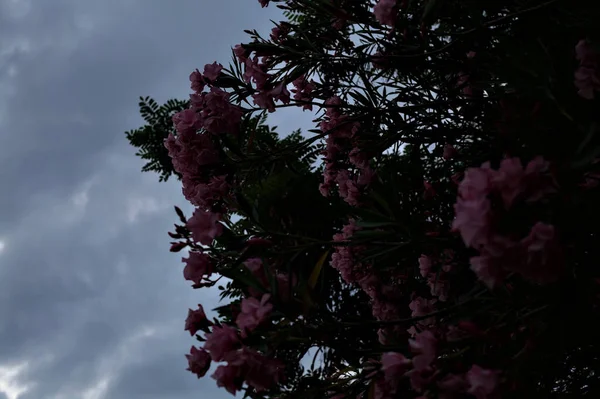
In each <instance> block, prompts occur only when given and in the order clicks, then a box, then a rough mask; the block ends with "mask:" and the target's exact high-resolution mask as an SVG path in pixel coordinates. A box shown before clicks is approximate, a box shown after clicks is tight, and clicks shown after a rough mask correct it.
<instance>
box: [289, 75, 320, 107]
mask: <svg viewBox="0 0 600 399" xmlns="http://www.w3.org/2000/svg"><path fill="white" fill-rule="evenodd" d="M292 84H293V85H294V88H293V89H292V93H294V100H296V101H301V102H311V101H312V96H311V95H310V94H311V93H312V91H313V90H314V89H315V87H316V86H315V84H314V82H313V81H311V82H308V81H307V80H306V77H305V76H304V75H302V76H300V77H299V78H297V79H296V80H294V81H293V82H292ZM307 109H308V110H311V111H312V104H304V105H303V107H302V110H303V111H304V110H307Z"/></svg>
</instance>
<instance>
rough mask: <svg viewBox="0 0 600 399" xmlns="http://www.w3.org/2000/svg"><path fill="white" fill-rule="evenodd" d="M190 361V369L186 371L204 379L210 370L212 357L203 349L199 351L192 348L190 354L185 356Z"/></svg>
mask: <svg viewBox="0 0 600 399" xmlns="http://www.w3.org/2000/svg"><path fill="white" fill-rule="evenodd" d="M185 357H186V359H187V360H188V368H187V369H186V370H188V371H191V372H192V373H194V374H196V375H197V376H198V378H200V377H204V375H206V372H207V371H208V369H209V368H210V355H209V354H208V353H207V352H206V351H205V350H204V349H202V348H200V349H198V348H196V347H195V346H192V348H191V349H190V354H189V355H185Z"/></svg>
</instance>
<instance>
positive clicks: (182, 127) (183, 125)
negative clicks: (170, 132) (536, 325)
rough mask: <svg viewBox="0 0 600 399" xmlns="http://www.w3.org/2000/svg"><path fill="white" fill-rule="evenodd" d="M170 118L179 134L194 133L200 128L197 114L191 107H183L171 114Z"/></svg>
mask: <svg viewBox="0 0 600 399" xmlns="http://www.w3.org/2000/svg"><path fill="white" fill-rule="evenodd" d="M172 120H173V123H174V124H175V129H176V130H177V132H178V133H180V134H191V133H196V131H197V130H198V129H200V123H199V119H198V114H196V111H194V110H192V109H184V110H183V111H180V112H178V113H176V114H175V115H173V117H172Z"/></svg>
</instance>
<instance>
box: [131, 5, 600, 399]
mask: <svg viewBox="0 0 600 399" xmlns="http://www.w3.org/2000/svg"><path fill="white" fill-rule="evenodd" d="M261 3H263V5H264V4H266V3H269V2H268V1H264V0H261ZM271 4H277V5H278V6H279V7H280V8H282V9H284V10H285V12H286V14H285V15H286V17H287V18H288V20H287V21H286V22H285V23H280V24H279V25H278V26H277V28H276V30H274V32H273V34H272V35H271V37H270V38H269V39H265V38H262V37H261V36H260V35H259V34H258V33H257V32H256V31H247V33H248V34H249V35H250V37H251V40H252V41H251V42H250V43H245V44H243V45H241V47H237V48H236V49H234V57H233V60H232V63H231V65H230V66H229V67H228V68H223V69H221V68H220V67H218V68H217V67H216V66H215V65H216V64H213V65H207V66H206V68H205V70H204V72H203V73H202V74H200V72H198V74H197V75H194V77H192V76H191V77H190V80H192V87H193V88H194V87H195V88H194V91H195V95H197V96H198V97H197V98H201V99H202V101H200V100H198V99H197V100H196V103H195V104H194V101H192V103H189V102H186V103H184V102H175V101H174V100H173V101H172V102H170V103H167V104H166V105H165V106H163V107H164V110H163V107H158V105H157V104H156V103H155V102H153V101H151V100H149V99H145V100H144V101H145V102H144V103H143V108H142V114H143V116H144V118H145V120H146V122H147V123H148V125H147V126H145V127H144V128H141V129H138V130H137V131H135V132H136V133H135V134H134V133H131V132H129V133H128V139H129V140H130V142H131V143H132V145H134V146H136V147H139V148H141V150H140V153H139V154H138V155H139V156H141V157H142V158H143V159H148V160H150V163H149V164H148V165H151V166H148V165H147V166H145V170H152V171H157V172H159V173H161V179H163V176H167V177H168V176H169V175H170V174H172V173H180V174H181V175H182V183H183V186H184V194H185V195H186V197H187V198H188V199H190V201H192V202H193V203H194V202H195V205H196V206H197V207H198V210H197V211H196V213H195V214H194V215H193V216H192V217H191V218H185V217H184V216H181V215H180V218H181V221H182V223H183V224H182V225H180V226H178V227H177V230H178V231H176V232H175V233H171V234H172V235H171V236H172V237H173V238H174V239H176V240H179V241H178V242H176V243H174V247H173V248H176V249H180V248H181V247H182V246H184V245H185V246H189V247H190V248H191V249H192V250H193V252H192V253H203V254H207V255H208V256H209V257H210V262H211V265H212V266H211V267H214V270H212V271H211V272H207V273H204V274H205V275H204V276H202V279H200V280H199V281H196V280H195V279H194V278H189V279H190V280H193V281H194V283H195V287H196V288H199V287H204V286H213V285H216V284H217V281H219V279H220V278H221V277H217V279H216V280H211V279H210V278H211V276H212V275H213V273H212V272H214V273H215V274H214V275H217V276H224V277H227V278H228V279H229V282H228V283H226V284H225V286H222V287H220V289H221V297H222V299H223V300H224V301H225V300H230V301H231V302H230V303H228V304H226V305H224V306H222V307H220V308H219V309H217V310H218V313H219V320H218V321H214V323H215V324H216V325H218V324H222V325H227V326H232V327H233V328H235V329H236V331H238V330H239V334H240V339H241V341H242V342H243V348H244V349H237V347H235V348H229V352H228V353H229V354H230V356H231V357H230V358H228V359H226V361H227V365H223V366H220V367H222V368H220V372H222V373H226V372H227V373H232V374H231V375H230V376H229V377H227V376H226V375H225V374H218V373H217V374H216V377H215V378H216V379H217V383H218V384H220V385H221V386H224V387H225V388H226V389H228V390H230V391H233V392H235V391H237V390H240V389H243V390H244V392H245V395H246V396H248V397H253V398H280V399H282V398H299V397H304V398H327V397H333V395H344V396H337V397H339V398H341V397H358V395H363V396H361V397H363V398H367V397H369V398H370V397H379V398H396V397H414V398H416V397H419V398H423V397H429V398H433V397H445V398H463V397H465V398H468V397H476V398H495V397H504V396H507V395H513V396H517V397H544V398H546V397H547V398H551V397H596V396H597V395H598V392H600V391H599V390H600V386H599V384H598V377H597V374H596V373H597V368H598V347H597V343H596V342H595V337H596V336H597V335H598V333H599V332H600V331H599V330H598V329H599V327H600V323H598V316H599V313H598V305H599V301H598V300H599V298H600V290H599V284H598V282H599V281H600V271H599V270H598V268H597V267H596V265H595V261H596V259H597V257H598V256H599V255H600V254H599V253H598V248H600V246H598V245H597V244H598V243H597V240H598V238H597V237H598V232H597V227H596V226H598V222H600V212H599V211H598V208H597V206H596V204H597V200H598V195H599V194H598V193H599V191H598V190H599V188H598V186H599V185H598V182H597V178H598V172H599V171H598V170H597V169H598V165H599V163H598V159H599V158H598V157H599V156H600V141H599V139H598V135H597V134H596V132H597V126H598V123H599V122H600V121H599V120H598V118H599V116H598V115H599V114H598V112H596V110H597V107H598V101H599V100H598V99H597V92H598V91H600V83H598V82H600V56H598V54H600V52H598V49H597V48H596V47H595V46H596V44H597V43H600V34H599V33H600V31H599V30H598V28H597V24H596V21H597V17H598V16H599V15H598V14H599V13H598V10H596V8H594V7H591V6H589V5H586V4H582V3H570V2H566V1H560V0H550V1H538V0H531V1H508V2H478V1H471V0H460V1H459V0H453V1H446V2H442V1H439V0H429V1H419V0H413V1H402V2H400V1H399V2H396V1H393V0H391V1H390V0H380V1H378V2H377V4H373V2H364V1H358V0H333V1H326V0H288V1H283V0H282V1H271ZM374 5H375V9H373V6H374ZM386 7H387V8H386ZM582 43H583V44H582ZM585 46H587V47H585ZM251 54H254V56H255V57H251ZM215 70H218V78H216V79H215V78H213V75H216V74H217V73H216V72H215ZM200 83H201V84H200ZM194 85H195V86H194ZM290 85H291V86H290ZM586 85H587V86H586ZM205 86H208V87H209V88H210V92H203V91H202V90H204V88H205ZM286 87H293V88H294V89H295V92H294V96H293V99H290V98H289V96H290V94H289V93H287V94H286V90H287V89H285V88H286ZM309 87H310V88H309ZM578 89H579V91H578ZM223 90H227V93H228V94H227V98H228V101H229V102H230V103H231V107H233V108H229V106H227V107H226V106H224V105H222V104H221V103H217V100H215V98H216V97H217V96H221V95H224V94H223V93H225V92H224V91H223ZM201 93H204V94H201ZM207 93H210V94H207ZM193 96H194V95H193ZM211 96H212V97H211ZM251 99H252V100H253V103H254V105H257V106H256V107H253V106H252V105H251V103H250V100H251ZM276 101H277V102H278V104H275V102H276ZM215 104H221V105H219V106H218V107H216V106H215ZM289 105H295V106H298V107H303V108H306V107H317V108H318V118H317V120H316V121H315V122H317V123H318V129H314V130H310V131H309V133H313V136H310V137H308V138H306V137H303V136H302V135H301V134H300V132H299V131H297V132H294V133H292V134H291V135H288V136H287V137H285V138H282V139H280V138H279V137H278V135H277V133H276V132H275V128H269V127H268V126H267V125H266V122H267V113H266V111H265V109H268V110H269V111H271V112H272V111H276V109H277V108H279V107H283V106H289ZM246 106H247V108H243V107H246ZM176 107H182V108H185V109H186V111H184V110H183V109H182V108H179V111H177V112H178V113H177V115H176V116H175V118H174V121H175V122H176V123H175V125H176V126H175V128H173V127H172V125H171V124H170V121H169V118H170V116H172V114H173V112H175V111H176V109H177V108H176ZM214 109H218V112H215V111H214ZM161 110H163V111H161ZM189 110H191V111H192V112H188V113H187V114H186V112H187V111H189ZM211 112H212V113H211ZM238 112H239V114H238ZM189 115H191V117H190V116H189ZM236 115H241V116H239V129H238V128H237V127H235V128H231V127H230V126H229V125H228V124H227V126H228V127H227V128H223V126H225V122H230V121H231V119H235V117H236ZM188 117H189V118H191V119H185V118H188ZM215 118H216V119H215ZM215 120H216V121H217V122H218V123H216V124H215ZM219 123H220V124H219ZM190 126H191V127H190ZM215 126H218V127H219V129H215ZM236 126H237V125H236ZM216 130H218V131H216ZM167 137H168V140H167V146H168V147H169V151H168V152H165V149H164V147H161V146H162V141H163V140H164V139H165V138H167ZM199 137H202V138H203V140H204V139H205V141H203V143H204V144H203V145H204V147H202V146H200V147H198V146H199V144H197V143H198V142H199V141H198V142H197V141H195V140H197V139H198V138H199ZM169 140H170V141H169ZM208 143H210V145H208ZM213 145H214V146H215V148H217V149H218V155H219V161H218V162H212V163H208V164H205V163H203V162H201V161H202V160H201V159H200V158H202V156H206V154H207V152H206V151H209V150H208V148H209V147H211V146H213ZM202 151H204V152H202ZM211 151H212V150H211ZM190 153H191V154H196V155H195V156H194V157H189V156H188V155H189V154H190ZM169 155H170V156H171V158H173V164H174V165H177V167H176V169H177V168H179V170H178V172H174V169H173V165H171V164H169V163H168V162H167V161H166V156H169ZM318 155H323V162H322V163H321V165H318V166H315V163H316V161H317V157H318ZM164 179H166V178H164ZM164 179H163V180H164ZM219 179H221V180H219ZM217 181H218V182H220V183H219V190H220V191H219V196H218V198H217V197H211V196H209V195H208V194H206V193H207V192H210V193H211V195H212V191H211V190H213V191H214V190H216V189H214V184H215V182H217ZM319 186H320V189H319ZM223 187H226V189H224V188H223ZM319 191H321V192H319ZM215 192H216V191H215ZM198 193H204V194H202V195H200V194H198ZM198 197H201V198H200V199H198ZM209 200H210V201H209ZM211 201H212V202H211ZM233 215H236V216H237V217H239V220H238V221H236V222H233V218H232V216H233ZM202 218H204V219H202ZM207 218H210V220H213V221H215V220H217V219H218V218H220V220H221V223H222V224H223V226H224V227H218V226H221V224H218V226H217V225H210V226H208V225H207V224H206V223H205V221H206V220H208V219H207ZM200 219H202V220H203V222H202V223H203V224H202V227H201V228H200V227H198V226H199V225H200V224H198V223H197V222H196V220H200ZM211 223H213V222H211ZM215 226H217V227H215ZM207 232H211V233H210V234H211V237H210V238H211V240H209V241H210V244H206V243H202V244H200V243H199V239H198V237H204V235H206V234H208V233H207ZM213 238H214V241H213V240H212V239H213ZM202 239H203V238H202ZM257 265H258V266H260V267H258V266H257ZM255 266H256V267H258V268H255ZM194 267H199V266H197V265H193V264H192V262H191V261H188V262H187V266H186V269H188V268H189V269H192V268H194ZM203 267H204V266H203ZM265 293H268V294H270V296H266V297H265V296H263V294H265ZM259 300H260V301H263V302H260V304H259ZM264 301H266V302H264ZM251 306H255V307H257V309H260V312H264V313H261V314H262V316H260V317H259V316H256V314H252V315H251V314H250V313H251V311H250V310H248V309H250V307H251ZM190 317H191V316H190ZM194 317H195V316H194ZM253 318H258V319H260V320H259V321H257V324H256V325H252V328H250V329H249V330H248V331H246V329H245V328H246V327H244V326H245V324H244V323H247V322H248V321H247V320H250V319H252V321H256V320H254V319H253ZM188 320H190V319H188ZM216 325H215V326H211V327H210V328H211V329H212V330H210V329H206V331H204V330H202V331H201V332H204V334H201V333H200V332H199V333H198V334H197V338H198V339H199V340H200V341H201V342H203V341H204V340H206V344H205V348H206V350H207V351H208V352H210V355H211V356H212V359H213V360H214V361H220V360H222V359H219V356H218V355H215V349H214V348H215V345H216V344H213V343H214V342H215V340H216V338H215V337H216V335H215V334H216V333H215V331H216V330H217V327H216ZM193 330H194V331H193V332H194V333H196V332H198V331H199V330H198V329H195V328H194V329H193ZM190 331H192V330H190ZM236 334H237V333H236ZM309 348H318V351H319V352H320V353H321V354H322V355H323V358H322V360H321V361H320V362H313V365H312V366H311V368H310V370H304V366H303V365H302V364H301V363H300V360H301V359H302V358H303V357H304V356H305V354H306V353H307V351H308V349H309ZM246 349H250V350H253V351H256V353H258V355H256V356H259V357H258V358H259V359H262V360H261V362H259V363H260V364H261V365H262V366H260V367H259V366H258V365H257V363H252V362H251V361H250V360H248V359H247V358H246V357H245V356H249V355H247V353H246V352H244V350H246ZM202 353H207V352H202ZM252 353H254V352H252ZM206 356H208V355H206ZM202 359H205V358H202ZM202 359H201V358H190V359H188V360H189V362H190V369H191V370H192V371H193V372H195V373H196V374H198V376H201V375H204V373H206V370H205V369H204V368H203V367H200V366H199V365H200V364H202V365H205V364H206V360H202ZM273 359H279V360H280V361H283V364H284V365H285V371H284V373H285V379H283V378H280V377H281V376H279V374H278V373H279V371H280V370H281V366H277V363H276V362H275V361H274V360H273ZM201 360H202V361H201ZM250 364H254V366H250ZM261 367H262V368H261ZM198 368H199V369H198ZM257 370H260V372H259V371H257ZM243 381H245V384H246V385H244V387H243V388H242V385H241V383H242V382H243ZM261 388H263V389H261ZM337 397H336V398H337Z"/></svg>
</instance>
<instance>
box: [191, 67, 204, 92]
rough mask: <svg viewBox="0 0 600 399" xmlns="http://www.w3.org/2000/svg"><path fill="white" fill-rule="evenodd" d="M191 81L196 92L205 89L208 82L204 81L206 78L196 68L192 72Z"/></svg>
mask: <svg viewBox="0 0 600 399" xmlns="http://www.w3.org/2000/svg"><path fill="white" fill-rule="evenodd" d="M190 82H191V88H192V90H194V91H195V92H196V93H200V92H202V90H204V85H205V84H206V83H205V82H204V78H203V77H202V74H201V73H200V71H199V70H197V69H196V70H195V71H194V72H192V73H191V74H190Z"/></svg>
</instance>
